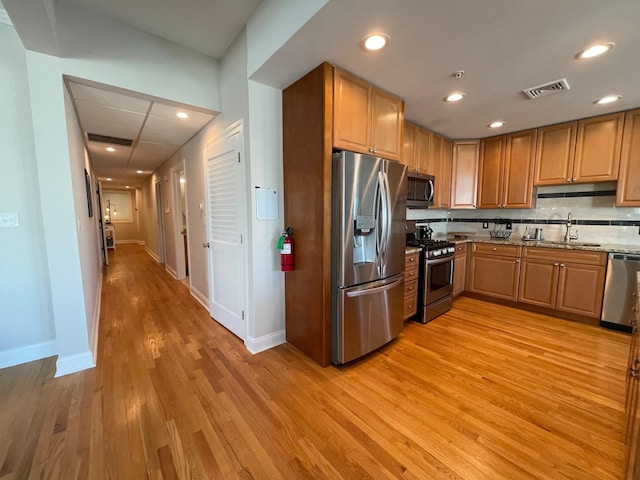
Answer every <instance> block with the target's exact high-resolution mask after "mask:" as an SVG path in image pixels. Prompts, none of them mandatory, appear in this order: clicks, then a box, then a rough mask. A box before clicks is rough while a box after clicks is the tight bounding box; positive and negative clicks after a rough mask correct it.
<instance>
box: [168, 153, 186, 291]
mask: <svg viewBox="0 0 640 480" xmlns="http://www.w3.org/2000/svg"><path fill="white" fill-rule="evenodd" d="M172 179H173V191H174V196H173V197H174V205H173V211H174V218H173V225H174V232H173V234H174V238H175V245H176V278H177V279H178V280H180V281H181V282H182V283H183V284H184V285H186V286H187V287H189V286H190V284H189V283H190V280H189V233H188V224H189V222H188V213H187V180H186V176H185V159H182V162H181V163H180V165H178V166H176V167H174V168H173V169H172Z"/></svg>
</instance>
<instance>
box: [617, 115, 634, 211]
mask: <svg viewBox="0 0 640 480" xmlns="http://www.w3.org/2000/svg"><path fill="white" fill-rule="evenodd" d="M616 206H618V207H640V109H637V110H630V111H628V112H626V113H625V119H624V134H623V136H622V153H621V156H620V176H619V179H618V191H617V195H616Z"/></svg>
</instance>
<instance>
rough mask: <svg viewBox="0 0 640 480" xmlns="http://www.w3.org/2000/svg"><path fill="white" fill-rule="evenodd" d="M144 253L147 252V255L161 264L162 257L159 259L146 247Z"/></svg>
mask: <svg viewBox="0 0 640 480" xmlns="http://www.w3.org/2000/svg"><path fill="white" fill-rule="evenodd" d="M144 251H145V252H147V255H149V256H150V257H151V258H153V259H154V260H155V261H156V262H158V263H160V257H158V255H156V254H155V252H153V251H152V250H151V249H150V248H149V247H147V246H146V245H145V247H144Z"/></svg>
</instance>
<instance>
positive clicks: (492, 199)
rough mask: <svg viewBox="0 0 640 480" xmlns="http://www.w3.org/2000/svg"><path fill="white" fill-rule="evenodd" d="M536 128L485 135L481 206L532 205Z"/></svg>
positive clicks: (479, 182) (480, 185) (479, 184)
mask: <svg viewBox="0 0 640 480" xmlns="http://www.w3.org/2000/svg"><path fill="white" fill-rule="evenodd" d="M536 136H537V130H527V131H524V132H518V133H512V134H509V135H501V136H499V137H492V138H486V139H483V140H482V141H481V143H480V172H479V179H478V203H477V205H478V208H532V206H533V202H534V195H533V173H534V163H535V150H536Z"/></svg>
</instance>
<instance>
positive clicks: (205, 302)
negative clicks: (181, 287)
mask: <svg viewBox="0 0 640 480" xmlns="http://www.w3.org/2000/svg"><path fill="white" fill-rule="evenodd" d="M189 291H190V292H191V296H192V297H193V298H195V299H196V300H197V301H198V303H199V304H200V305H202V306H203V307H204V309H205V310H206V311H207V312H208V311H209V299H208V298H207V296H206V295H205V294H204V293H202V292H201V291H200V290H198V289H197V288H196V287H194V286H193V285H191V288H190V289H189Z"/></svg>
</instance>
